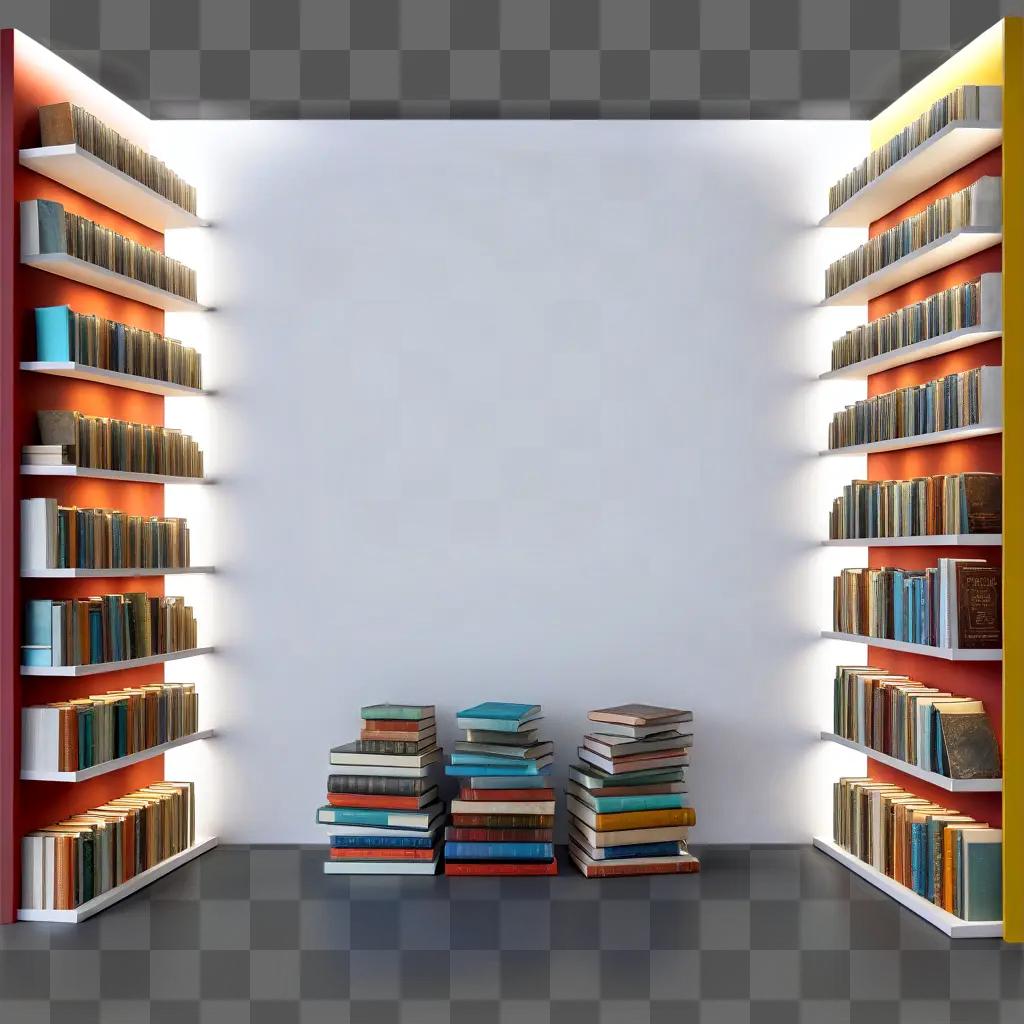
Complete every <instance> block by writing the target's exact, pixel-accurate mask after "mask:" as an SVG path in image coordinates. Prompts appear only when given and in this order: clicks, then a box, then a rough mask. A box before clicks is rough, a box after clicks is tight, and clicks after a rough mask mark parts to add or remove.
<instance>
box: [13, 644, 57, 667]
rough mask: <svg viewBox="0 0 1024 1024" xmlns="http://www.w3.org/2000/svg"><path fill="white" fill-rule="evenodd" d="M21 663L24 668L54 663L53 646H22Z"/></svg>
mask: <svg viewBox="0 0 1024 1024" xmlns="http://www.w3.org/2000/svg"><path fill="white" fill-rule="evenodd" d="M21 664H22V666H23V667H24V668H43V667H44V666H50V665H52V664H53V648H52V647H22V649H21Z"/></svg>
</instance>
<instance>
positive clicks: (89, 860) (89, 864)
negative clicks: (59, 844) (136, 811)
mask: <svg viewBox="0 0 1024 1024" xmlns="http://www.w3.org/2000/svg"><path fill="white" fill-rule="evenodd" d="M140 817H141V815H140ZM79 842H80V843H81V845H82V902H83V903H88V902H89V900H91V899H92V898H93V896H98V895H99V893H97V892H96V887H95V884H94V882H95V877H94V874H93V872H94V871H95V866H94V853H95V851H94V849H93V846H94V842H95V840H94V839H93V836H92V835H91V834H90V833H88V832H86V833H83V834H82V837H81V839H80V840H79Z"/></svg>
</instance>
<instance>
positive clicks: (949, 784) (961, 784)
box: [821, 732, 1003, 793]
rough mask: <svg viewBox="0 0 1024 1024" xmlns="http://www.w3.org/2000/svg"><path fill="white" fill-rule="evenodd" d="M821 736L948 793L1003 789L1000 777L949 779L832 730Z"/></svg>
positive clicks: (986, 791) (997, 790)
mask: <svg viewBox="0 0 1024 1024" xmlns="http://www.w3.org/2000/svg"><path fill="white" fill-rule="evenodd" d="M821 738H822V739H823V740H828V741H829V742H830V743H838V744H839V745H840V746H843V747H848V748H849V749H850V750H856V751H857V753H858V754H866V755H867V756H868V757H870V758H871V759H872V760H873V761H878V763H879V764H885V765H888V766H889V767H890V768H896V769H897V770H898V771H901V772H903V774H904V775H913V776H914V778H915V779H921V780H922V781H924V782H930V783H931V784H932V785H933V786H938V787H939V789H945V790H948V791H949V792H950V793H1001V792H1002V791H1003V780H1002V779H951V778H949V777H948V776H946V775H939V774H938V773H937V772H929V771H925V769H923V768H918V766H917V765H916V764H910V763H909V762H907V761H901V760H900V759H899V758H898V757H891V756H890V755H889V754H883V753H881V751H878V750H872V748H871V747H866V746H864V744H863V743H855V742H854V741H853V740H848V739H847V738H846V737H845V736H839V735H837V734H836V733H834V732H822V734H821Z"/></svg>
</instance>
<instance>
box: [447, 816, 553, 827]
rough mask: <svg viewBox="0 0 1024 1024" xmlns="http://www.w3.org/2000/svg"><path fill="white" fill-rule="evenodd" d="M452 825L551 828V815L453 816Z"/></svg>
mask: <svg viewBox="0 0 1024 1024" xmlns="http://www.w3.org/2000/svg"><path fill="white" fill-rule="evenodd" d="M452 824H454V825H457V826H458V827H460V828H462V827H470V828H473V827H484V828H551V827H553V826H554V824H555V816H554V815H553V814H453V815H452Z"/></svg>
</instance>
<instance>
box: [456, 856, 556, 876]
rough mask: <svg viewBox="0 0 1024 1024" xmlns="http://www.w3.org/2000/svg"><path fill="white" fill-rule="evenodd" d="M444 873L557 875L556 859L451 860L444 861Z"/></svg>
mask: <svg viewBox="0 0 1024 1024" xmlns="http://www.w3.org/2000/svg"><path fill="white" fill-rule="evenodd" d="M444 873H445V874H446V875H469V876H472V875H485V876H486V875H499V876H500V875H508V876H515V875H557V874H558V861H557V860H555V859H554V858H552V859H551V860H550V861H546V862H545V861H529V860H523V861H510V862H504V863H503V862H502V861H488V862H479V861H478V862H474V861H451V862H445V866H444Z"/></svg>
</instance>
